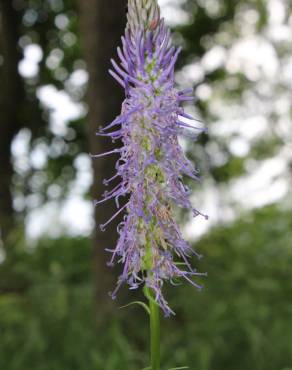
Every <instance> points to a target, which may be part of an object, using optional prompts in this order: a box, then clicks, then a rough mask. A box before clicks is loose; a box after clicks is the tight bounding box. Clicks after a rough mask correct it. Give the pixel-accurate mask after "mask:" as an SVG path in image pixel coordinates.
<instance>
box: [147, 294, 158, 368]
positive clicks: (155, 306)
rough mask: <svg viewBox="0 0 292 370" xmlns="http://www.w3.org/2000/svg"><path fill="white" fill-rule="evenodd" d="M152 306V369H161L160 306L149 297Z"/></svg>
mask: <svg viewBox="0 0 292 370" xmlns="http://www.w3.org/2000/svg"><path fill="white" fill-rule="evenodd" d="M149 307H150V340H151V344H150V347H151V354H150V360H151V370H160V308H159V306H158V304H157V303H156V302H155V301H154V298H152V294H151V299H149Z"/></svg>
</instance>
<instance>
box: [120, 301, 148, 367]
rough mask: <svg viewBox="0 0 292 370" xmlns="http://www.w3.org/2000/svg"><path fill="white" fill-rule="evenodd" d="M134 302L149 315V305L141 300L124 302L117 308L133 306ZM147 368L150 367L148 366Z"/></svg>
mask: <svg viewBox="0 0 292 370" xmlns="http://www.w3.org/2000/svg"><path fill="white" fill-rule="evenodd" d="M134 304H137V305H138V306H141V307H143V308H144V310H145V311H146V312H147V313H148V315H150V309H149V307H148V306H147V304H146V303H144V302H141V301H134V302H131V303H128V304H126V305H125V306H121V307H119V309H122V308H126V307H129V306H133V305H134ZM146 369H148V368H146ZM149 369H150V368H149ZM143 370H145V369H143ZM150 370H151V369H150Z"/></svg>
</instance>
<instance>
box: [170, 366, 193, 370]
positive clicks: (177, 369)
mask: <svg viewBox="0 0 292 370" xmlns="http://www.w3.org/2000/svg"><path fill="white" fill-rule="evenodd" d="M183 369H189V367H188V366H182V367H172V368H171V369H168V370H183Z"/></svg>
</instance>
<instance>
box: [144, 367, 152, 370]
mask: <svg viewBox="0 0 292 370" xmlns="http://www.w3.org/2000/svg"><path fill="white" fill-rule="evenodd" d="M142 370H151V367H144V369H142Z"/></svg>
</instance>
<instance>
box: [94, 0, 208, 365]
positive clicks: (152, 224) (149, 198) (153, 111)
mask: <svg viewBox="0 0 292 370" xmlns="http://www.w3.org/2000/svg"><path fill="white" fill-rule="evenodd" d="M117 53H118V56H119V62H116V61H114V60H111V63H112V66H113V68H112V69H111V70H110V71H109V73H110V74H111V75H112V76H113V77H114V79H115V80H116V81H117V82H118V83H119V84H120V85H121V86H122V87H123V89H124V90H125V96H126V98H125V100H124V102H123V104H122V111H121V114H120V115H119V116H118V117H117V118H116V119H115V120H114V121H113V122H112V123H110V124H109V125H108V126H106V127H104V128H103V129H101V131H100V132H99V133H98V134H97V135H101V136H107V137H109V138H111V139H112V140H113V141H115V140H117V139H120V140H121V142H122V147H121V148H117V149H114V150H113V151H111V152H107V153H103V154H101V155H97V156H95V157H99V156H104V155H110V154H118V155H119V158H118V160H117V163H116V173H115V174H114V175H113V177H112V178H110V179H107V180H104V183H105V185H108V184H109V183H110V182H111V181H112V180H114V179H116V178H121V182H120V183H119V185H117V186H116V187H114V188H113V189H112V190H110V191H106V192H105V193H104V195H103V199H101V200H100V201H97V202H96V204H100V203H102V202H104V201H107V200H109V199H114V200H115V202H116V205H117V208H118V210H117V212H116V213H115V214H114V215H113V216H112V217H111V219H110V220H108V221H107V222H106V223H105V224H103V225H100V227H101V229H102V230H104V228H105V227H106V226H107V225H108V224H109V223H110V222H111V221H112V220H113V219H114V218H115V217H116V216H118V215H119V214H120V213H121V212H125V215H124V218H123V221H122V222H121V223H120V224H119V225H118V233H119V240H118V242H117V245H116V247H115V248H114V249H112V250H108V251H109V252H111V253H112V257H111V259H110V262H109V265H113V264H114V263H115V262H118V263H121V264H122V265H123V271H122V274H121V276H120V277H119V279H118V282H117V286H116V288H115V289H114V291H113V292H112V293H111V296H112V298H115V297H116V294H117V291H118V290H119V288H120V286H121V285H122V284H123V283H128V284H129V286H130V289H136V288H138V287H139V286H143V287H144V292H145V295H146V296H147V298H149V302H150V304H149V306H150V312H151V325H152V326H153V328H152V332H153V333H154V335H153V338H152V339H153V341H152V343H153V342H155V343H156V342H157V339H158V326H159V311H158V309H159V307H160V308H161V309H162V310H163V312H164V314H165V315H166V316H169V315H170V314H173V313H174V312H173V311H172V309H171V308H170V307H169V305H168V302H167V300H166V299H165V297H164V295H163V293H162V287H163V284H164V282H166V281H169V282H171V283H173V282H174V281H175V280H176V279H177V278H184V279H185V280H187V281H188V282H189V283H191V284H192V285H194V286H195V287H197V288H201V287H200V286H199V285H198V284H197V283H196V282H195V281H194V280H193V277H195V276H197V275H202V274H200V273H198V272H197V271H196V269H194V268H193V267H192V266H191V264H190V262H189V258H190V257H191V256H192V255H193V254H195V255H196V256H197V257H198V258H200V255H198V254H197V253H196V252H195V251H193V250H192V248H191V247H190V245H189V244H188V243H187V242H186V241H185V240H184V239H183V237H182V233H181V231H180V229H179V226H178V224H177V222H176V220H175V217H174V206H175V205H177V206H180V207H183V208H185V209H187V210H190V211H191V212H192V213H193V215H194V216H199V215H200V216H203V217H205V218H207V217H206V216H204V215H202V214H201V213H200V212H199V211H198V210H196V209H195V208H193V206H192V204H191V202H190V200H189V195H190V191H189V189H188V188H187V186H186V185H184V183H183V176H184V175H187V176H189V177H191V178H192V179H194V180H197V179H198V173H197V170H196V169H195V167H194V166H193V164H192V163H191V162H190V161H189V160H188V159H187V158H186V157H185V155H184V153H183V150H182V148H181V147H180V145H179V142H178V136H179V135H186V136H188V137H191V138H194V139H195V138H196V137H197V135H198V134H199V133H200V131H202V130H201V129H200V128H198V127H196V125H195V121H196V120H194V119H192V117H190V116H189V115H187V114H186V113H185V112H184V109H183V108H182V103H183V102H185V101H192V100H193V96H192V95H191V94H192V89H186V90H183V91H179V90H177V89H176V88H175V86H174V66H175V63H176V60H177V58H178V55H179V53H180V48H178V49H176V48H175V47H174V46H172V45H171V39H170V31H169V29H168V28H167V27H166V26H165V24H164V21H163V19H161V18H160V10H159V6H158V4H157V0H129V2H128V24H127V27H126V31H125V36H123V37H122V47H121V48H120V47H118V49H117ZM186 122H187V123H186ZM121 203H124V204H123V205H121ZM155 333H156V334H155ZM155 346H156V347H157V346H158V344H157V343H156V344H154V347H155ZM152 352H153V353H152V357H153V359H151V362H152V364H151V369H152V370H158V369H159V366H160V365H159V354H158V353H157V352H159V351H156V352H155V348H154V349H153V351H152Z"/></svg>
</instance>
